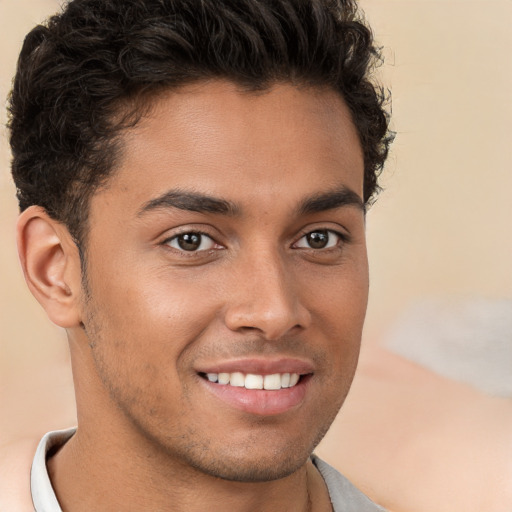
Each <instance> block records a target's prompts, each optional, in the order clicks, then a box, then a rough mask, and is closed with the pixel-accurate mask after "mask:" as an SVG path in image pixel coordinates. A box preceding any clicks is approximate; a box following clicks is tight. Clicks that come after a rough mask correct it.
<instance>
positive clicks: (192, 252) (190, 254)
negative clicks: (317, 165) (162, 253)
mask: <svg viewBox="0 0 512 512" xmlns="http://www.w3.org/2000/svg"><path fill="white" fill-rule="evenodd" d="M314 233H317V234H318V233H327V234H328V236H329V238H328V242H327V243H328V244H329V243H331V240H330V237H331V236H332V235H334V236H335V237H336V238H337V239H338V240H337V241H336V242H335V243H334V245H331V246H330V247H329V246H328V247H320V248H314V247H300V246H298V244H299V242H300V241H301V240H303V239H305V238H306V237H307V236H310V235H313V234H314ZM187 235H199V236H200V237H201V240H200V243H199V248H198V249H196V250H190V251H187V250H186V249H183V247H173V246H172V245H171V244H172V243H173V242H175V241H178V240H179V238H180V237H184V236H187ZM204 238H207V239H209V240H211V243H212V244H213V245H214V246H215V245H217V246H218V247H217V248H216V247H211V248H208V249H200V247H201V245H202V244H203V242H204ZM349 241H350V238H349V236H348V235H346V234H344V233H340V232H339V231H335V230H333V229H321V228H319V229H312V230H310V231H307V232H304V233H303V234H302V235H301V236H300V237H299V239H298V240H297V241H296V242H294V244H293V245H292V248H297V249H305V250H310V251H314V252H315V253H319V252H327V251H332V250H336V249H339V248H340V247H339V246H340V245H343V244H345V243H347V242H349ZM178 243H179V242H178ZM162 245H166V246H168V247H170V248H171V249H173V250H174V251H176V252H178V253H180V254H181V255H182V256H185V255H186V256H187V257H193V256H195V255H198V254H201V253H203V254H204V253H211V252H212V251H214V250H219V249H220V248H224V247H223V246H221V245H220V244H218V243H217V242H216V241H215V239H214V238H213V237H212V236H210V235H209V234H208V233H204V232H201V231H197V230H190V231H184V232H182V233H178V234H176V235H174V236H172V237H169V238H167V239H166V240H164V241H163V242H162Z"/></svg>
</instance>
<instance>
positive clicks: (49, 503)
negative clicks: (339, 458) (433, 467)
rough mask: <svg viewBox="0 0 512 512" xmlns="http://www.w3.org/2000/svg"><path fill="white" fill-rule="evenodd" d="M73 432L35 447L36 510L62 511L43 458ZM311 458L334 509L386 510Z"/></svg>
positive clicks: (47, 438)
mask: <svg viewBox="0 0 512 512" xmlns="http://www.w3.org/2000/svg"><path fill="white" fill-rule="evenodd" d="M75 431H76V429H74V428H72V429H68V430H57V431H55V432H49V433H48V434H46V435H45V436H44V437H43V438H42V439H41V442H40V443H39V446H38V447H37V451H36V454H35V457H34V461H33V462H32V471H31V473H30V489H31V492H32V501H33V503H34V508H35V512H62V509H61V508H60V505H59V502H58V500H57V497H56V496H55V492H54V490H53V487H52V484H51V481H50V477H49V475H48V468H47V467H46V459H47V456H48V454H49V453H51V452H55V451H57V450H58V449H59V448H61V447H62V446H63V445H64V444H65V443H66V442H67V441H68V440H69V438H70V437H71V436H72V435H73V434H74V433H75ZM312 460H313V464H314V465H315V466H316V468H317V469H318V471H320V474H321V475H322V477H323V479H324V480H325V483H326V485H327V489H328V490H329V495H330V498H331V502H332V506H333V509H334V512H385V510H384V509H383V508H382V507H380V506H379V505H376V504H375V503H373V501H371V500H370V499H369V498H368V497H366V496H365V495H364V494H363V493H362V492H361V491H359V490H358V489H356V488H355V487H354V486H353V485H352V484H351V483H350V482H349V481H348V480H347V479H346V478H345V477H344V476H343V475H341V474H340V473H338V471H336V470H335V469H334V468H333V467H331V466H329V464H327V463H326V462H324V461H323V460H321V459H319V458H318V457H317V456H316V455H313V456H312Z"/></svg>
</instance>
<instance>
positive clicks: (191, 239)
mask: <svg viewBox="0 0 512 512" xmlns="http://www.w3.org/2000/svg"><path fill="white" fill-rule="evenodd" d="M167 244H168V245H169V246H170V247H173V248H174V249H178V250H179V251H187V252H198V251H207V250H209V249H213V248H214V247H215V242H214V241H213V240H212V239H211V238H210V237H209V236H208V235H205V234H203V233H194V232H190V233H182V234H181V235H177V236H175V237H173V238H171V239H170V240H169V241H168V242H167Z"/></svg>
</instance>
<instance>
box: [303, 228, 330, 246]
mask: <svg viewBox="0 0 512 512" xmlns="http://www.w3.org/2000/svg"><path fill="white" fill-rule="evenodd" d="M306 240H307V242H308V245H309V246H310V247H311V248H312V249H324V248H325V247H327V244H328V243H329V233H328V232H327V231H313V232H312V233H308V234H307V235H306Z"/></svg>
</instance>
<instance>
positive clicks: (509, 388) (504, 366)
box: [384, 298, 512, 397]
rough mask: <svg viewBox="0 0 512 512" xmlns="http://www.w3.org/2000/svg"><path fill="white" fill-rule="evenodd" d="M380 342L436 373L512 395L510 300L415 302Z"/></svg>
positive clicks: (482, 388) (478, 387)
mask: <svg viewBox="0 0 512 512" xmlns="http://www.w3.org/2000/svg"><path fill="white" fill-rule="evenodd" d="M384 345H385V346H386V347H387V348H389V349H390V350H392V351H393V352H395V353H397V354H399V355H401V356H403V357H405V358H407V359H409V360H411V361H414V362H416V363H418V364H420V365H422V366H424V367H426V368H428V369H430V370H433V371H434V372H436V373H438V374H440V375H443V376H445V377H448V378H451V379H454V380H457V381H460V382H465V383H467V384H470V385H472V386H474V387H475V388H477V389H479V390H480V391H483V392H485V393H488V394H490V395H494V396H500V397H512V300H505V299H503V300H488V299H483V298H482V299H481V298H478V299H466V300H439V299H436V300H428V299H426V300H422V301H418V302H417V303H415V304H414V305H413V306H411V307H410V308H409V309H408V310H407V311H406V312H405V313H404V315H403V316H402V318H401V320H400V321H399V322H398V323H397V325H396V326H395V327H394V328H393V329H392V330H391V332H390V333H389V335H388V336H387V337H386V338H385V340H384Z"/></svg>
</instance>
